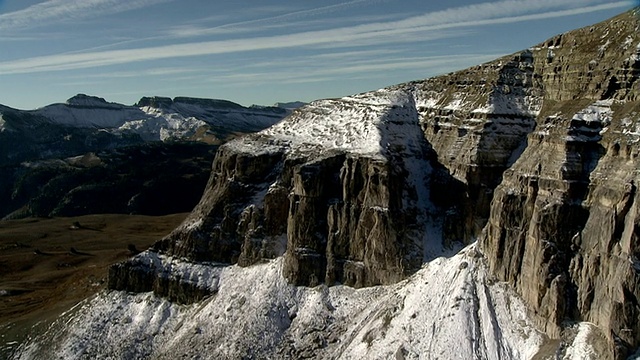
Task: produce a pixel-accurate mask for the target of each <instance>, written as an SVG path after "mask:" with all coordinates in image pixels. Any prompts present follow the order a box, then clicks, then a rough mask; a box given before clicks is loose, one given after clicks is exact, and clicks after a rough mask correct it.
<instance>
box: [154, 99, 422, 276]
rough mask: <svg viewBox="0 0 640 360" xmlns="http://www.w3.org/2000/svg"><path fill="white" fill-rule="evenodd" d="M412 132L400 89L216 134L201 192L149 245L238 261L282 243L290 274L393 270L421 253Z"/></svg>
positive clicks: (416, 133)
mask: <svg viewBox="0 0 640 360" xmlns="http://www.w3.org/2000/svg"><path fill="white" fill-rule="evenodd" d="M420 134H421V131H420V128H419V125H418V114H417V112H416V107H415V104H414V102H413V97H412V96H411V95H410V94H408V93H406V92H402V91H387V90H383V91H380V92H377V93H371V94H363V95H359V96H354V97H350V98H344V99H340V100H323V101H318V102H315V103H313V104H311V105H310V106H308V107H306V108H304V110H302V111H298V112H296V113H294V114H293V115H292V116H291V117H289V118H287V119H286V120H285V121H283V122H282V123H280V124H278V125H276V126H275V127H273V128H271V129H269V130H267V131H265V132H262V133H260V134H257V135H255V136H248V137H245V138H243V139H242V140H239V141H236V142H232V143H229V144H228V145H225V146H222V147H221V149H220V151H219V153H218V156H217V157H216V160H215V161H214V164H213V170H212V176H211V179H210V181H209V185H208V187H207V191H206V193H205V195H204V197H203V199H202V201H201V202H200V204H199V205H198V206H197V207H196V209H195V210H194V211H193V213H192V214H191V216H190V217H189V218H188V219H187V220H186V221H185V223H184V224H183V225H182V226H181V227H180V228H178V229H176V231H174V232H173V234H171V235H170V236H169V237H167V238H166V239H164V240H163V241H161V242H159V243H158V244H157V245H156V247H155V248H156V250H158V251H164V252H168V253H169V254H172V255H176V256H181V257H186V258H189V259H192V260H195V261H216V262H223V263H236V262H237V263H239V264H240V265H243V266H247V265H251V264H255V263H257V262H260V261H262V260H263V259H272V258H275V257H277V256H280V255H283V254H284V256H285V263H284V275H285V277H287V279H289V280H290V281H291V282H292V283H294V284H298V285H316V284H319V283H325V282H326V283H328V284H334V283H335V282H339V283H344V284H348V285H353V286H357V287H360V286H369V285H376V284H385V283H387V284H388V283H393V282H396V281H398V280H400V279H402V278H403V277H405V276H406V275H407V274H409V273H411V272H413V271H415V270H416V269H417V268H419V267H420V265H421V264H422V261H423V237H424V235H423V234H424V233H425V231H424V230H425V229H424V226H423V224H421V222H420V220H421V219H424V218H425V217H426V216H427V210H428V209H427V208H426V203H427V200H428V199H427V198H428V194H427V186H426V176H428V174H429V168H430V164H429V161H428V160H429V156H431V155H430V154H432V152H431V150H430V148H429V146H428V144H427V142H426V141H425V140H424V138H422V136H421V135H420ZM418 170H419V171H420V172H422V171H424V170H427V172H426V173H423V175H419V174H420V172H419V171H418ZM285 250H286V251H285Z"/></svg>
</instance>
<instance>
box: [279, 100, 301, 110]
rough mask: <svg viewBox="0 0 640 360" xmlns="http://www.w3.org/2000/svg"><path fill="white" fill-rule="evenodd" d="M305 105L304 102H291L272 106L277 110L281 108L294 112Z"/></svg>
mask: <svg viewBox="0 0 640 360" xmlns="http://www.w3.org/2000/svg"><path fill="white" fill-rule="evenodd" d="M305 105H307V103H306V102H302V101H292V102H284V103H281V102H277V103H275V104H274V105H273V106H275V107H277V108H282V109H288V110H295V109H297V108H300V107H303V106H305Z"/></svg>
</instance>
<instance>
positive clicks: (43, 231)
mask: <svg viewBox="0 0 640 360" xmlns="http://www.w3.org/2000/svg"><path fill="white" fill-rule="evenodd" d="M186 215H187V214H174V215H167V216H156V217H154V216H140V215H87V216H81V217H73V218H52V219H34V218H31V219H22V220H11V221H0V354H2V355H5V356H7V354H9V353H10V351H11V348H13V347H15V346H16V345H17V343H18V342H20V341H22V340H23V339H25V338H26V337H29V336H31V335H33V332H37V331H38V329H39V328H40V329H41V328H43V327H44V326H46V325H47V324H48V323H50V322H51V321H52V320H54V319H55V318H56V317H57V316H58V315H59V314H61V313H62V312H64V311H65V310H68V309H70V308H71V307H73V306H74V305H75V304H77V303H78V302H80V301H82V300H83V299H86V298H87V297H89V296H91V295H93V294H95V293H97V292H98V291H100V290H102V289H104V288H105V286H106V280H107V275H108V269H109V265H111V264H113V263H115V262H118V261H121V260H124V259H126V258H127V257H129V256H131V252H130V251H129V250H128V247H129V246H130V244H133V245H134V246H135V247H136V248H137V249H139V250H144V249H147V248H148V247H149V246H151V245H152V244H153V243H154V242H155V241H156V240H159V239H160V238H162V237H163V236H165V235H167V234H168V233H169V232H171V230H173V229H174V228H175V227H176V226H177V225H179V224H180V222H182V220H183V219H184V218H185V217H186ZM74 224H75V226H74ZM78 224H79V225H80V226H77V225H78ZM5 356H0V358H5Z"/></svg>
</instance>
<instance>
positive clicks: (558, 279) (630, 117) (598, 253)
mask: <svg viewBox="0 0 640 360" xmlns="http://www.w3.org/2000/svg"><path fill="white" fill-rule="evenodd" d="M638 30H639V27H638V18H637V16H633V15H632V14H625V15H623V16H621V17H619V18H616V19H614V20H611V21H609V22H607V23H604V24H599V25H596V26H593V27H590V28H586V29H582V30H578V31H574V32H571V33H568V34H565V35H563V36H558V37H556V38H554V39H551V40H549V41H548V42H546V43H544V44H541V45H540V46H538V47H536V48H533V49H532V52H533V54H534V57H535V59H536V60H535V62H534V71H535V72H536V73H537V74H538V76H539V78H540V80H541V84H542V86H543V89H544V99H543V104H544V105H543V107H542V109H541V112H540V115H539V116H538V118H537V124H536V130H535V131H534V132H532V133H531V134H529V136H528V138H527V142H528V145H527V147H526V149H525V150H524V152H523V153H522V155H521V156H520V157H519V159H518V161H516V163H515V164H514V165H513V166H512V167H511V168H510V169H509V170H508V171H506V172H505V174H504V178H503V181H502V183H501V184H500V186H498V188H497V189H496V191H495V196H494V199H493V202H492V204H491V216H490V219H489V222H488V225H487V227H486V228H485V232H484V234H483V236H482V237H481V239H480V243H481V245H482V249H483V250H484V252H485V254H486V256H487V259H488V260H489V264H490V268H491V270H492V271H493V272H494V274H496V276H497V277H498V278H499V279H501V280H505V281H508V282H509V283H511V284H512V285H513V286H514V287H515V289H517V291H518V292H519V293H520V294H521V295H522V297H523V298H524V300H525V301H526V302H527V303H528V304H529V306H530V307H531V309H532V310H533V313H534V314H535V318H536V320H537V321H538V323H539V325H540V326H541V327H542V328H544V329H545V330H546V332H547V333H548V334H550V335H551V336H552V337H560V336H561V331H562V326H561V325H562V323H563V321H565V320H569V319H572V320H581V321H589V322H592V323H594V324H596V325H598V326H599V327H600V328H601V329H603V331H604V333H605V335H606V336H607V337H608V338H609V339H610V340H613V341H614V343H615V349H614V350H615V351H614V354H615V356H617V357H624V356H625V355H626V353H625V351H626V350H625V349H626V348H628V347H631V348H635V347H637V346H638V344H640V337H639V335H638V334H640V328H639V327H638V326H639V325H638V324H639V323H640V322H639V321H638V320H639V319H640V318H639V316H640V307H639V302H638V301H639V300H640V287H638V285H640V283H639V280H640V274H639V272H640V266H639V263H638V247H639V245H640V243H639V242H638V228H637V224H638V221H639V220H640V219H639V218H638V213H637V206H638V203H637V201H638V198H637V194H636V184H637V181H638V174H637V169H638V166H639V165H640V163H639V162H638V159H637V156H638V146H637V143H638V141H639V140H640V137H639V136H638V132H637V129H636V126H637V125H636V123H637V122H638V119H639V118H638V116H639V115H638V114H639V113H640V101H639V100H640V97H639V95H640V82H638V77H639V74H640V62H639V56H638V54H639V52H640V47H639V46H640V44H639V42H640V38H639V36H638Z"/></svg>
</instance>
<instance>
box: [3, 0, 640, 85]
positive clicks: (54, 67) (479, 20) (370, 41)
mask: <svg viewBox="0 0 640 360" xmlns="http://www.w3.org/2000/svg"><path fill="white" fill-rule="evenodd" d="M82 1H86V0H82ZM157 1H161V0H140V1H133V3H137V4H139V5H142V3H146V4H149V3H151V2H157ZM162 1H164V0H162ZM50 2H56V3H58V2H60V1H58V0H52V1H50ZM90 2H92V3H106V2H116V1H114V0H91V1H90ZM597 2H598V1H595V0H568V1H557V0H503V1H497V2H492V3H483V4H478V5H470V6H465V7H459V8H453V9H448V10H444V11H438V12H432V13H427V14H423V15H420V16H415V17H410V18H407V19H403V20H399V21H390V22H379V23H369V24H362V25H356V26H351V27H342V28H336V29H329V30H318V31H308V32H301V33H294V34H287V35H275V36H266V37H254V38H243V39H233V40H219V41H207V42H195V43H187V44H177V45H165V46H156V47H147V48H139V49H126V50H110V51H98V52H88V53H73V54H59V55H50V56H42V57H33V58H27V59H20V60H15V61H7V62H2V63H0V74H19V73H33V72H42V71H61V70H73V69H81V68H89V67H99V66H108V65H116V64H124V63H133V62H141V61H148V60H159V59H167V58H180V57H192V56H203V55H216V54H225V53H237V52H246V51H259V50H272V49H286V48H295V47H312V46H313V47H317V46H324V47H331V46H333V47H340V46H345V45H349V46H352V45H353V44H356V43H358V42H361V43H362V44H365V45H384V44H388V43H397V42H398V41H399V39H401V36H410V35H415V34H420V35H421V36H420V38H421V39H422V41H426V40H433V39H438V38H443V37H450V36H456V33H455V32H453V33H451V32H449V33H447V32H446V30H451V29H456V28H465V27H475V26H487V25H493V24H506V23H515V22H522V21H531V20H538V19H547V18H551V17H563V16H570V15H578V14H585V13H589V12H597V11H602V10H607V9H613V8H620V7H630V6H632V5H633V2H632V1H618V2H613V3H607V4H599V5H593V4H594V3H597ZM74 3H79V1H75V2H74ZM590 4H591V6H585V5H590ZM443 31H445V32H443Z"/></svg>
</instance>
